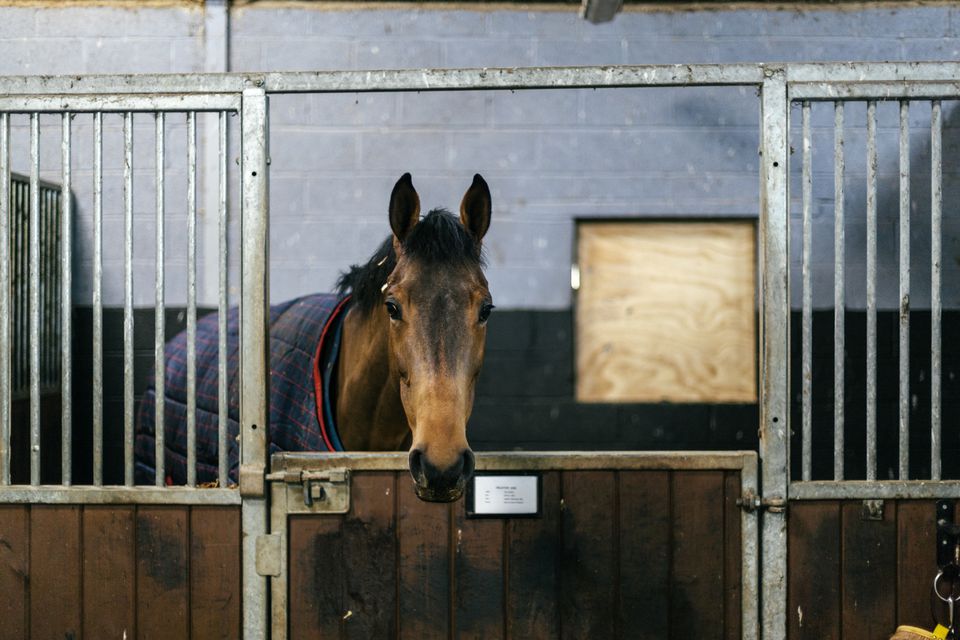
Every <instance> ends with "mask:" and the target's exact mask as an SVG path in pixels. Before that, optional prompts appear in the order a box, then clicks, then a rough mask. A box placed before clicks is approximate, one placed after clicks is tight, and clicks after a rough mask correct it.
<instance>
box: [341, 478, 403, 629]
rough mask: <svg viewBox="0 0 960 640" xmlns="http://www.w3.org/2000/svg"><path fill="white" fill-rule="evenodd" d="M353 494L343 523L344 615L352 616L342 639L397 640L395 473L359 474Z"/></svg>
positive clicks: (345, 626) (353, 480)
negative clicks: (380, 639)
mask: <svg viewBox="0 0 960 640" xmlns="http://www.w3.org/2000/svg"><path fill="white" fill-rule="evenodd" d="M403 475H404V476H407V474H406V473H403ZM404 480H406V477H404V478H402V479H401V481H404ZM351 491H352V493H353V496H352V504H351V511H350V513H349V514H348V515H347V517H346V518H345V519H344V522H343V541H344V542H343V566H344V567H348V568H349V570H348V571H345V572H344V593H343V598H344V608H345V609H346V613H345V614H344V615H346V614H347V613H349V614H350V616H349V617H348V618H347V620H346V624H345V625H344V631H345V633H344V635H345V636H346V637H347V638H357V639H358V640H364V639H366V638H393V637H396V635H397V521H396V498H397V491H396V477H395V474H394V473H391V472H364V473H357V474H355V475H354V476H353V477H352V487H351Z"/></svg>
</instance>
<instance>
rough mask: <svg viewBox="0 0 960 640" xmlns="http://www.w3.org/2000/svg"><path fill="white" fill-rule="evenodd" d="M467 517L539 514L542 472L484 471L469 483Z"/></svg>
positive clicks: (535, 515)
mask: <svg viewBox="0 0 960 640" xmlns="http://www.w3.org/2000/svg"><path fill="white" fill-rule="evenodd" d="M466 499H467V502H466V509H467V517H470V518H531V517H539V516H540V514H541V511H540V474H537V473H512V474H509V475H507V474H498V473H495V472H486V473H484V472H481V473H478V474H476V475H474V476H473V479H472V480H471V481H470V484H469V485H468V486H467V496H466Z"/></svg>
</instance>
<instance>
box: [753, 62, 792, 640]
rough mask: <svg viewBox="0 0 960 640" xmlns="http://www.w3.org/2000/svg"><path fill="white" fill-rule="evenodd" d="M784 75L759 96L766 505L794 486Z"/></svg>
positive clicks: (783, 541)
mask: <svg viewBox="0 0 960 640" xmlns="http://www.w3.org/2000/svg"><path fill="white" fill-rule="evenodd" d="M785 75H786V74H785V71H784V69H783V68H782V67H775V66H771V67H767V68H766V69H765V70H764V76H765V77H764V81H763V85H762V87H761V97H760V105H761V109H760V117H761V128H760V145H761V162H760V166H761V170H760V176H761V182H760V247H761V255H760V305H761V307H760V340H761V343H760V349H761V359H760V368H761V369H760V382H761V385H760V455H761V459H762V461H763V472H762V486H763V497H764V498H765V499H768V500H770V499H778V500H786V499H787V486H788V480H789V468H790V467H789V464H788V462H789V436H788V434H789V432H790V425H789V417H790V412H789V406H788V402H789V389H790V379H789V371H790V349H789V339H790V299H789V296H788V291H789V284H790V275H789V274H790V269H789V265H790V263H789V255H790V253H789V250H790V245H789V228H790V227H789V224H790V218H789V196H788V177H789V174H788V166H787V160H788V139H787V132H788V131H789V126H790V111H789V102H788V100H787V87H786V78H785ZM786 525H787V523H786V514H785V513H783V512H773V511H767V512H765V513H764V514H763V520H762V534H761V539H762V545H761V548H762V557H763V558H764V561H763V569H762V576H761V589H760V592H761V594H762V598H763V603H762V625H763V636H762V637H763V638H764V639H765V640H771V639H774V638H776V639H779V638H785V637H786V635H787V624H786V608H787V581H786V576H787V526H786Z"/></svg>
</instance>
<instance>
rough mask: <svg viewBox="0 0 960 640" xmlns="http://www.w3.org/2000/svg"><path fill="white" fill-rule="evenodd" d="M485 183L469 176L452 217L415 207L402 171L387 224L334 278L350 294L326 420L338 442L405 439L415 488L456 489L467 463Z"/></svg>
mask: <svg viewBox="0 0 960 640" xmlns="http://www.w3.org/2000/svg"><path fill="white" fill-rule="evenodd" d="M490 209H491V202H490V190H489V189H488V188H487V183H486V182H484V180H483V178H482V177H480V175H479V174H478V175H476V176H474V178H473V184H472V185H471V186H470V188H469V189H467V192H466V194H464V196H463V201H462V202H461V203H460V219H459V220H457V218H456V217H454V216H453V215H451V214H450V213H449V212H447V211H444V210H441V209H437V210H433V211H431V212H430V213H428V214H427V215H426V216H425V217H424V218H423V219H422V220H421V219H420V198H419V196H418V195H417V192H416V190H415V189H414V188H413V182H412V180H411V178H410V174H409V173H407V174H404V175H403V176H402V177H401V178H400V179H399V180H398V181H397V183H396V185H395V186H394V187H393V193H392V194H391V196H390V228H391V229H392V230H393V235H392V237H390V238H387V240H386V241H385V242H384V243H383V244H382V245H381V246H380V248H379V249H378V250H377V251H376V252H375V253H374V255H373V257H371V258H370V260H369V261H368V262H367V263H366V264H365V265H362V266H353V267H351V269H350V270H349V272H347V273H346V274H344V275H343V276H342V277H341V278H340V282H339V287H338V288H339V291H340V293H341V294H346V293H350V294H351V295H352V299H351V308H350V309H349V311H348V312H347V315H346V317H345V318H344V321H343V338H342V345H341V352H340V358H339V361H338V364H337V379H338V389H337V400H336V413H337V417H336V421H337V428H338V430H339V432H340V436H341V438H342V440H343V444H344V447H345V448H346V449H347V450H354V451H356V450H368V451H369V450H391V449H392V450H396V449H400V448H404V447H405V446H407V445H408V444H409V447H410V473H411V474H412V475H413V480H414V485H415V489H416V494H417V496H418V497H419V498H420V499H422V500H428V501H431V502H450V501H453V500H457V499H458V498H459V497H460V496H461V495H462V494H463V489H464V486H465V485H466V483H467V481H468V480H469V479H470V477H471V475H472V474H473V469H474V456H473V452H472V451H471V450H470V445H469V444H468V443H467V432H466V428H467V419H468V418H469V416H470V412H471V410H472V408H473V395H474V385H475V383H476V381H477V376H478V375H479V373H480V365H481V363H482V362H483V347H484V342H485V340H486V332H487V329H486V325H487V318H488V316H489V315H490V311H491V310H492V309H493V303H492V300H491V297H490V291H489V290H488V288H487V280H486V278H484V276H483V270H482V267H483V257H482V255H481V245H480V243H481V240H482V239H483V236H484V234H485V233H486V232H487V228H488V227H489V226H490Z"/></svg>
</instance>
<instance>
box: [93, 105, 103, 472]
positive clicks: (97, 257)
mask: <svg viewBox="0 0 960 640" xmlns="http://www.w3.org/2000/svg"><path fill="white" fill-rule="evenodd" d="M93 484H94V485H96V486H101V485H102V484H103V114H102V113H94V114H93Z"/></svg>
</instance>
